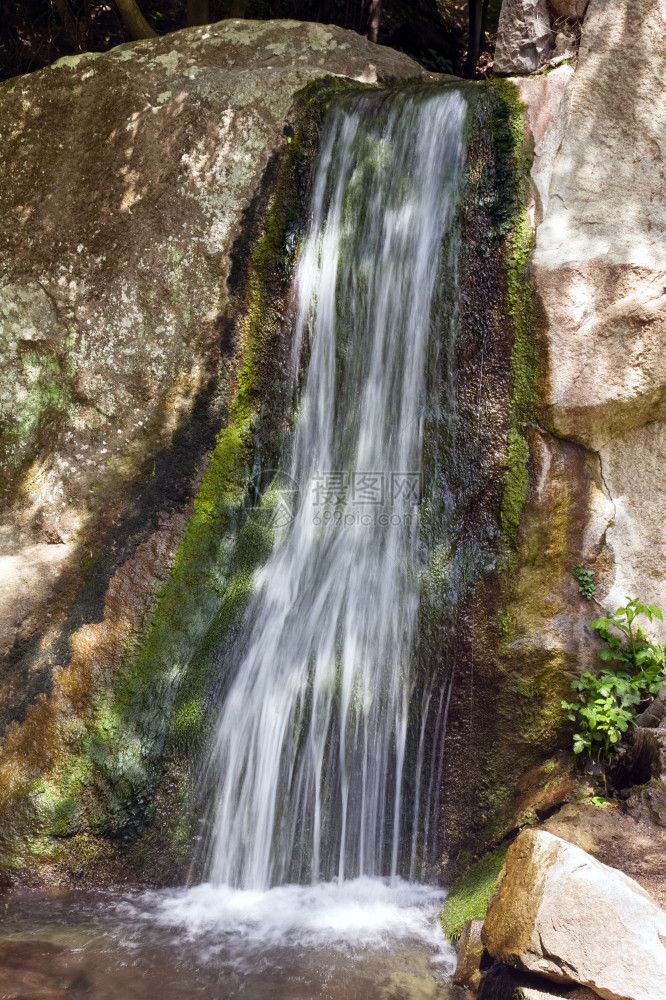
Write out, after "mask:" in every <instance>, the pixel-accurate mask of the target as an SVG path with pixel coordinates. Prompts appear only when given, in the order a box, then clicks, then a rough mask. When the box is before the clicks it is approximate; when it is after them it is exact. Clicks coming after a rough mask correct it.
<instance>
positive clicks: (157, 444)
mask: <svg viewBox="0 0 666 1000" xmlns="http://www.w3.org/2000/svg"><path fill="white" fill-rule="evenodd" d="M328 74H334V75H336V76H340V77H346V78H349V79H351V80H356V81H364V82H366V83H376V82H377V81H388V80H391V81H392V80H398V79H400V80H403V79H407V78H411V77H419V76H421V75H422V70H421V68H420V67H419V66H418V65H417V64H416V63H414V62H413V61H412V60H411V59H409V58H408V57H406V56H404V55H402V54H401V53H398V52H394V51H393V50H391V49H388V48H386V47H380V46H377V45H373V44H372V43H370V42H368V41H367V40H366V39H364V38H362V37H361V36H360V35H358V34H357V33H355V32H352V31H344V30H342V29H340V28H336V27H332V26H323V25H318V24H306V23H301V22H291V21H270V22H266V23H262V22H258V21H233V20H229V21H223V22H221V23H219V24H215V25H209V26H206V27H202V28H192V29H189V30H185V31H180V32H176V33H174V34H169V35H166V36H164V37H162V38H158V39H154V40H150V41H145V42H139V43H134V44H130V45H123V46H120V47H118V48H115V49H113V50H112V51H111V52H108V53H105V54H93V53H88V54H84V55H80V56H76V57H67V58H65V59H61V60H60V61H58V62H57V63H55V64H54V65H53V66H51V67H49V68H47V69H45V70H42V71H40V72H37V73H33V74H31V75H30V76H27V77H20V78H17V79H15V80H10V81H8V82H6V83H4V84H3V85H1V86H0V143H1V144H2V151H3V155H2V162H0V188H1V189H2V207H1V209H0V228H1V229H2V233H3V239H2V245H1V247H0V358H1V359H2V364H1V365H0V705H1V706H2V707H1V709H0V729H1V728H2V725H3V724H4V723H6V722H7V721H9V720H11V719H12V718H14V717H15V716H16V715H17V714H20V712H22V711H23V709H24V708H25V704H26V701H29V700H30V699H31V698H33V697H34V695H35V694H36V693H37V692H38V691H39V690H40V689H45V688H47V689H48V687H49V686H50V675H49V670H48V669H46V668H45V669H44V670H42V669H40V670H35V664H34V661H33V662H31V664H29V665H28V666H26V667H25V670H23V669H22V668H21V667H20V663H21V662H24V659H25V655H24V654H25V652H26V650H27V649H28V646H29V644H30V642H31V641H33V640H35V641H38V642H39V643H40V644H41V648H42V649H44V648H46V647H48V646H49V643H50V642H51V640H53V639H54V637H56V633H58V634H60V633H62V632H63V625H62V613H63V606H62V601H61V603H60V604H59V609H58V613H54V614H53V615H51V613H50V611H47V610H45V607H46V605H47V604H48V603H49V601H52V600H53V598H54V596H55V595H56V594H60V595H61V596H62V592H63V590H66V589H67V585H69V586H70V587H71V586H74V587H75V586H76V580H77V579H80V573H81V569H82V567H83V568H86V569H87V568H89V566H90V565H91V563H93V562H94V560H95V559H96V557H97V556H99V555H101V554H103V553H104V552H105V553H106V554H107V555H108V554H110V553H111V550H112V548H113V550H114V552H115V556H114V557H113V559H112V560H111V563H112V565H110V567H109V568H110V570H114V569H115V568H117V566H118V565H119V564H120V563H121V562H122V561H123V559H124V558H126V557H127V556H129V555H130V554H131V553H132V551H133V550H134V548H135V547H136V542H137V541H141V538H139V537H138V535H137V532H138V531H139V528H140V525H141V522H142V520H143V521H145V520H146V518H145V517H143V515H142V514H141V512H140V511H139V510H138V507H140V501H139V500H138V499H137V483H138V482H139V481H141V480H142V479H143V481H144V482H148V483H149V485H150V486H151V487H152V483H155V485H157V483H158V482H160V476H162V481H161V483H160V486H159V488H158V489H156V490H155V489H154V490H153V492H154V493H155V494H156V496H157V495H158V494H160V496H158V497H157V503H156V504H153V508H155V507H157V510H155V509H153V510H152V511H151V512H150V515H149V517H148V520H150V521H151V522H152V527H153V528H155V527H157V525H158V523H159V521H160V517H161V516H162V514H163V513H164V512H163V511H160V504H162V505H164V503H165V502H166V507H167V510H168V511H169V512H170V510H171V509H172V508H173V507H174V505H175V506H177V505H178V504H179V503H181V504H182V501H183V495H182V490H181V491H180V493H179V492H178V481H181V480H182V481H188V480H191V479H192V477H193V475H194V474H195V468H194V467H193V460H194V459H195V458H196V457H197V456H198V457H199V458H201V457H202V456H203V455H205V452H206V450H207V449H209V448H210V447H211V445H212V443H213V440H214V434H215V431H216V429H217V428H219V426H220V424H221V423H223V421H224V418H225V414H226V410H227V406H228V402H229V395H230V383H231V381H232V379H233V368H234V352H235V346H236V345H235V342H234V334H233V329H232V326H233V324H231V323H230V309H231V307H230V288H231V287H232V286H233V284H234V273H232V272H233V271H234V267H236V272H239V270H241V269H242V268H239V261H240V258H241V256H242V252H243V245H242V244H243V238H244V239H245V240H246V241H247V239H248V234H250V233H251V228H252V215H253V210H254V209H253V206H256V204H257V202H258V201H259V200H260V198H261V195H262V184H263V183H264V178H265V177H266V176H267V171H269V170H270V165H271V163H272V161H273V160H274V159H275V157H276V155H278V154H279V152H280V151H281V150H282V149H283V148H284V146H285V142H286V137H285V128H286V126H288V124H289V123H290V115H291V111H292V105H293V102H294V96H295V94H296V93H297V92H298V91H300V90H301V89H302V88H303V87H305V86H306V85H307V84H309V83H311V82H312V81H315V80H319V79H322V78H323V77H325V76H327V75H328ZM230 279H231V284H230ZM204 411H205V414H206V417H207V419H204V418H202V413H204ZM193 420H194V421H195V422H196V421H197V420H198V422H199V424H198V429H196V430H194V431H193V432H192V433H191V434H190V439H189V440H188V441H187V442H185V444H184V446H183V448H182V449H181V455H180V459H179V460H177V461H175V463H172V464H171V468H170V469H167V466H168V465H169V463H168V461H167V460H166V456H167V453H168V451H169V450H170V449H171V448H172V445H173V442H174V439H175V436H176V435H177V434H178V433H179V431H181V430H182V429H183V427H185V426H186V425H188V424H191V423H192V421H193ZM155 474H156V475H157V478H155ZM151 477H153V478H152V482H151ZM130 507H133V510H132V519H133V525H132V527H131V529H128V533H129V534H130V535H131V536H132V537H131V539H130V540H129V542H128V544H125V542H124V538H123V534H124V532H123V529H122V528H121V523H122V519H123V517H124V514H125V513H126V512H127V511H128V509H129V508H130ZM109 532H110V533H111V535H110V536H109ZM106 578H107V579H108V574H107V575H106ZM95 586H96V590H97V596H96V607H95V608H93V607H88V608H87V609H84V610H82V615H81V617H82V619H83V621H85V620H86V616H87V615H93V616H97V614H98V613H99V612H100V611H101V608H102V600H103V597H102V595H103V593H104V589H105V580H104V579H100V580H98V581H97V582H96V585H95ZM89 592H90V588H89ZM56 620H57V624H56ZM80 620H81V618H80V619H79V624H80ZM64 631H65V632H66V629H65V630H64ZM66 652H67V651H66V649H65V650H64V651H62V650H59V651H58V652H57V653H55V654H54V655H53V657H52V662H56V661H57V660H59V659H60V660H61V659H62V656H63V655H66ZM3 660H4V661H5V662H10V663H11V670H8V669H5V670H4V671H3V669H2V663H3Z"/></svg>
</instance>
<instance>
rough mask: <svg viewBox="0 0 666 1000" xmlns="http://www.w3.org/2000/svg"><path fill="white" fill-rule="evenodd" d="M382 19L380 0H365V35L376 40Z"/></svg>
mask: <svg viewBox="0 0 666 1000" xmlns="http://www.w3.org/2000/svg"><path fill="white" fill-rule="evenodd" d="M381 20H382V0H367V13H366V18H365V32H364V34H365V37H366V38H368V39H369V40H370V41H371V42H376V41H377V38H378V37H379V25H380V23H381Z"/></svg>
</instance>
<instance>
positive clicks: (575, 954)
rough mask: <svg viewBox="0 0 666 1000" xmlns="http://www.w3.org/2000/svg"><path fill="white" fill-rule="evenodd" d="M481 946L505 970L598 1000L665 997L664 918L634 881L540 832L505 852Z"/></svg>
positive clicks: (533, 832)
mask: <svg viewBox="0 0 666 1000" xmlns="http://www.w3.org/2000/svg"><path fill="white" fill-rule="evenodd" d="M483 940H484V943H485V945H486V947H487V949H488V951H489V952H490V953H491V954H492V955H493V957H495V958H496V959H498V960H499V961H501V962H504V963H505V964H507V965H509V966H512V967H514V968H516V969H519V970H522V971H525V972H531V973H535V974H538V975H541V976H544V977H546V978H548V979H550V980H552V981H554V982H561V983H563V984H569V983H577V984H580V985H582V986H586V987H588V988H591V989H593V990H594V991H595V992H596V993H597V994H598V995H599V996H600V997H602V998H603V1000H655V998H656V997H662V996H666V947H665V942H666V913H664V911H663V910H661V909H660V908H659V907H658V906H657V905H656V903H655V902H654V901H653V900H652V898H651V897H650V896H649V895H648V893H647V892H645V890H644V889H642V888H641V886H639V885H638V883H637V882H634V881H633V879H630V878H628V876H626V875H624V874H623V873H622V872H620V871H617V870H615V869H613V868H609V867H607V866H606V865H602V864H601V863H600V862H599V861H597V860H596V859H594V858H593V857H591V856H590V855H588V854H586V853H585V852H584V851H582V850H581V849H580V848H578V847H574V846H573V845H572V844H568V843H566V842H565V841H563V840H560V839H559V838H558V837H555V836H553V835H552V834H550V833H546V832H545V831H543V830H538V831H537V830H525V831H523V833H521V834H520V836H519V837H518V839H517V840H516V841H514V843H513V844H512V845H511V847H510V848H509V851H508V853H507V857H506V865H505V869H504V872H503V874H502V876H501V877H500V882H499V885H498V888H497V890H496V893H495V895H494V896H493V898H492V899H491V901H490V903H489V906H488V914H487V917H486V920H485V924H484V929H483ZM609 946H610V947H609Z"/></svg>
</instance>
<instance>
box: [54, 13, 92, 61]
mask: <svg viewBox="0 0 666 1000" xmlns="http://www.w3.org/2000/svg"><path fill="white" fill-rule="evenodd" d="M53 6H54V7H55V9H56V10H57V12H58V17H59V18H60V20H61V21H62V26H63V28H64V29H65V34H66V35H67V37H68V39H69V41H70V44H71V46H72V48H73V49H74V51H75V52H83V50H84V48H85V45H84V39H85V31H84V30H83V28H82V26H81V25H80V24H79V22H78V21H77V19H76V17H75V16H74V15H73V14H72V12H71V10H70V9H69V4H68V3H67V0H53Z"/></svg>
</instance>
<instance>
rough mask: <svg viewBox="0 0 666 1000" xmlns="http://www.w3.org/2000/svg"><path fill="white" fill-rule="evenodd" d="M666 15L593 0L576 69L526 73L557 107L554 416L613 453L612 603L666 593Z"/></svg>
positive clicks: (623, 2)
mask: <svg viewBox="0 0 666 1000" xmlns="http://www.w3.org/2000/svg"><path fill="white" fill-rule="evenodd" d="M665 17H666V15H665V14H664V10H663V6H662V5H660V4H659V3H658V2H657V0H618V2H616V3H610V4H609V3H606V2H605V0H591V2H590V4H589V7H588V9H587V14H586V19H585V25H584V30H583V36H582V42H581V47H580V52H579V57H578V64H577V68H576V71H575V74H574V73H572V71H571V69H570V68H568V67H566V68H564V67H563V68H562V69H560V70H557V71H556V73H552V74H550V75H549V76H548V77H545V78H543V82H540V81H539V80H537V79H536V78H535V79H534V80H530V81H519V86H520V88H521V93H522V94H523V96H524V99H525V100H527V101H528V103H530V102H531V97H530V94H529V92H528V89H527V88H528V87H531V88H532V89H533V90H534V93H535V95H536V91H537V90H539V91H540V94H541V96H540V97H538V99H537V100H536V105H537V108H538V107H544V106H545V105H548V113H549V114H550V115H551V119H550V123H549V124H548V126H547V127H546V129H545V130H543V129H541V131H540V133H539V134H538V135H537V134H536V133H535V139H536V145H535V153H536V160H535V164H534V168H533V178H534V181H535V186H536V189H537V198H536V203H535V209H534V211H535V218H536V222H537V224H538V228H537V248H536V254H535V279H536V286H537V290H538V294H539V297H540V299H541V303H542V305H543V309H544V315H545V319H546V327H547V353H548V386H547V393H546V398H545V400H544V405H543V408H542V412H541V415H540V423H541V424H542V426H544V427H546V428H547V429H548V430H549V431H551V432H552V433H553V434H554V435H556V436H557V437H558V438H559V439H564V440H569V441H574V442H576V443H578V444H580V445H582V446H583V447H585V448H586V449H588V450H589V451H590V452H596V453H597V455H598V460H599V468H600V471H601V475H602V481H603V496H599V497H598V498H596V499H592V498H591V500H590V525H589V531H588V536H587V541H586V550H587V554H586V556H585V558H588V559H591V560H593V561H594V560H596V559H597V558H599V557H600V559H601V561H600V562H599V563H598V568H599V572H600V574H602V576H601V577H600V578H599V580H598V582H599V583H600V584H601V586H600V588H599V590H598V593H597V596H598V597H599V599H600V600H602V601H603V604H604V605H605V606H607V607H612V608H615V607H618V606H619V605H620V604H621V603H623V601H624V598H625V595H626V594H631V595H641V596H643V597H644V598H645V599H646V600H649V601H651V602H654V603H656V604H658V605H661V606H662V607H666V583H665V578H664V573H663V566H664V561H665V560H666V531H665V530H664V520H665V519H664V511H666V484H665V482H664V476H663V469H664V463H665V462H666V423H665V422H664V421H665V420H666V351H665V350H664V345H665V343H666V292H665V289H666V253H665V251H664V247H666V198H665V197H664V166H663V164H664V156H665V154H666V141H665V139H664V136H665V135H666V97H665V94H666V55H665V54H664V47H663V44H662V43H663V32H664V27H665V20H664V18H665ZM566 74H568V78H567V76H566ZM553 78H555V79H553ZM629 80H631V81H632V82H631V87H628V86H626V82H627V81H629ZM562 84H564V86H562ZM546 92H548V94H550V98H549V102H550V103H548V101H547V100H546V97H545V96H544V95H545V94H546ZM558 100H559V106H558V105H557V102H558ZM532 114H533V112H532V107H530V115H532ZM534 114H535V115H536V111H535V112H534ZM536 118H537V119H538V115H536ZM541 124H542V123H541V122H539V121H537V125H541ZM660 631H661V634H662V635H663V629H661V627H660V626H658V623H656V624H655V627H654V629H653V632H654V633H655V634H659V632H660Z"/></svg>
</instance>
